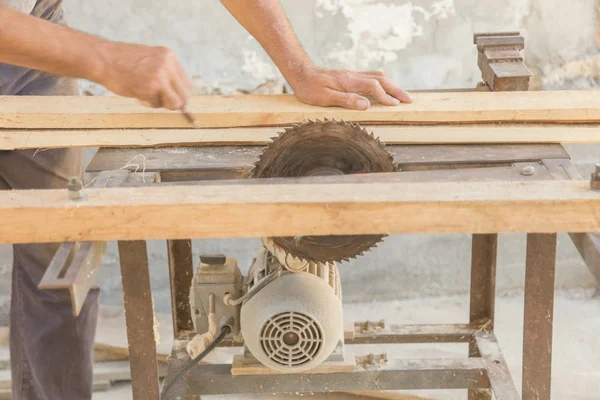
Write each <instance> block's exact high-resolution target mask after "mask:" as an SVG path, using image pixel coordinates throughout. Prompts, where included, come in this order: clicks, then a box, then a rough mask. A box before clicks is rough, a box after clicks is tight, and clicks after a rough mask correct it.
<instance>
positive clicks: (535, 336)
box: [523, 233, 557, 400]
mask: <svg viewBox="0 0 600 400" xmlns="http://www.w3.org/2000/svg"><path fill="white" fill-rule="evenodd" d="M556 243H557V239H556V234H533V233H530V234H528V235H527V261H526V271H525V314H524V321H525V324H524V333H523V400H549V399H550V383H551V375H552V322H553V315H554V277H555V269H556Z"/></svg>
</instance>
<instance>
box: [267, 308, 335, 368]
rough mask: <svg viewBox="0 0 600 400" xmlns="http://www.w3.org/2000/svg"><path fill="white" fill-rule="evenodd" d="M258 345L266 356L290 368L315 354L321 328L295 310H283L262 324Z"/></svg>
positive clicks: (318, 345)
mask: <svg viewBox="0 0 600 400" xmlns="http://www.w3.org/2000/svg"><path fill="white" fill-rule="evenodd" d="M260 345H261V347H262V349H263V351H264V352H265V354H266V355H267V357H269V359H271V360H272V361H274V362H276V363H277V364H279V365H282V366H284V367H288V368H291V367H295V366H300V365H303V364H306V363H309V362H310V361H312V360H314V359H315V358H316V357H317V356H318V355H319V353H320V352H321V350H322V345H323V331H322V330H321V327H320V326H319V324H318V323H317V322H316V321H315V320H314V319H312V318H311V317H309V316H307V315H305V314H302V313H299V312H293V311H292V312H285V313H281V314H278V315H275V316H274V317H273V318H271V319H269V320H267V321H266V322H265V323H264V325H263V327H262V329H261V334H260Z"/></svg>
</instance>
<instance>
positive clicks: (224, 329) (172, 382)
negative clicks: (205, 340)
mask: <svg viewBox="0 0 600 400" xmlns="http://www.w3.org/2000/svg"><path fill="white" fill-rule="evenodd" d="M229 332H231V326H229V325H223V327H222V328H221V333H220V334H219V336H217V337H216V339H215V340H214V341H213V342H212V343H211V344H210V345H208V347H207V348H206V349H204V351H203V352H202V353H200V354H199V355H198V357H196V358H194V359H193V360H192V361H190V362H189V364H188V365H186V366H185V367H183V368H182V369H181V371H179V372H178V373H177V374H176V375H175V376H174V377H173V379H171V380H170V381H169V382H167V383H166V384H165V385H164V386H163V390H162V391H161V393H160V398H161V399H164V398H165V397H166V396H167V393H169V391H170V390H171V389H172V388H173V385H175V383H176V382H177V381H178V380H179V378H181V377H182V376H183V374H185V373H186V372H188V371H189V370H190V369H192V368H193V367H194V366H195V365H196V364H198V363H199V362H200V361H202V359H203V358H204V357H206V356H207V355H208V353H210V352H211V351H213V350H214V349H215V347H217V346H218V345H219V343H221V342H222V341H223V339H225V336H227V334H228V333H229Z"/></svg>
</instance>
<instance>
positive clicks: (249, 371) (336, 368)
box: [231, 350, 356, 376]
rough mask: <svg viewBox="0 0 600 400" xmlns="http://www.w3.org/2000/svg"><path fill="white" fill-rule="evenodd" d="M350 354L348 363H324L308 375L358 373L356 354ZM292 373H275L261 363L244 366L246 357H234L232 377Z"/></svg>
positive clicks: (347, 356)
mask: <svg viewBox="0 0 600 400" xmlns="http://www.w3.org/2000/svg"><path fill="white" fill-rule="evenodd" d="M346 352H347V353H348V354H346V355H345V357H346V358H347V361H327V360H326V361H324V362H323V363H322V364H320V365H318V366H317V367H315V368H313V369H311V370H310V371H308V372H307V373H310V374H334V373H340V372H354V371H356V360H355V358H354V353H352V352H350V351H349V350H346ZM289 374H290V373H289V372H288V373H286V372H280V371H275V370H274V369H271V368H269V367H265V366H264V365H262V364H260V363H256V364H244V356H243V355H241V354H237V355H234V356H233V363H232V365H231V375H235V376H242V375H255V376H256V375H289Z"/></svg>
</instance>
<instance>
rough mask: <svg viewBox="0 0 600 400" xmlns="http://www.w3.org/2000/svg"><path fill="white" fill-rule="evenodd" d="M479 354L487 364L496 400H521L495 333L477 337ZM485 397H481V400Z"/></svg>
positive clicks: (482, 334)
mask: <svg viewBox="0 0 600 400" xmlns="http://www.w3.org/2000/svg"><path fill="white" fill-rule="evenodd" d="M475 339H476V340H477V346H478V348H479V353H480V354H481V357H482V359H483V363H484V364H485V368H486V371H487V375H488V379H489V380H490V385H491V387H492V391H493V392H494V397H495V399H496V400H520V396H519V392H518V391H517V387H516V386H515V383H514V382H513V379H512V377H511V376H510V371H509V369H508V365H506V361H505V360H504V356H503V355H502V351H501V350H500V346H499V345H498V340H497V339H496V336H495V335H494V334H493V333H481V334H477V335H476V336H475ZM481 398H483V397H479V398H478V399H481Z"/></svg>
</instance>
